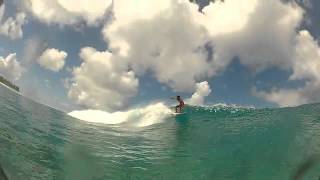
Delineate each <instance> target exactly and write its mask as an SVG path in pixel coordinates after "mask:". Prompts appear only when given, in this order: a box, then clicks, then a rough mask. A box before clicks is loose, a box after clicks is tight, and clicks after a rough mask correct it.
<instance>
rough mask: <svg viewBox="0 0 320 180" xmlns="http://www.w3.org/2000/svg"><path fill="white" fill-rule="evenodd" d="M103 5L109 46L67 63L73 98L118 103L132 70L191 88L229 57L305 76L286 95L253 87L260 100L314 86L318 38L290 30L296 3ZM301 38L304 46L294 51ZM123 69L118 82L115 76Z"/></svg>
mask: <svg viewBox="0 0 320 180" xmlns="http://www.w3.org/2000/svg"><path fill="white" fill-rule="evenodd" d="M111 10H112V13H113V19H112V21H111V22H108V23H107V24H106V25H105V26H104V28H103V30H102V33H103V36H104V39H105V41H106V42H107V43H108V47H109V49H108V50H107V51H105V52H98V51H97V50H95V49H92V48H90V51H89V50H88V49H87V48H85V49H87V50H82V53H81V54H82V56H81V57H82V59H91V60H84V62H83V63H82V64H81V66H79V67H77V68H75V69H74V70H73V77H72V85H71V87H70V89H69V96H70V97H71V98H72V99H74V100H75V101H76V102H77V103H78V104H82V105H86V106H88V107H94V108H106V107H107V108H109V109H117V108H121V107H123V106H124V105H125V102H127V101H128V98H130V97H132V96H134V95H135V93H136V91H137V87H138V77H140V76H143V75H145V74H146V73H150V74H152V76H154V77H155V78H156V79H157V80H158V81H159V82H160V83H162V84H165V85H167V86H169V87H171V88H172V89H173V90H174V91H177V92H195V91H197V88H198V87H197V86H198V85H199V83H198V82H202V81H203V80H205V79H207V78H211V77H213V76H215V75H217V74H219V73H221V72H223V71H224V70H225V68H226V67H227V66H228V65H229V64H230V63H231V62H232V60H233V59H234V58H235V57H238V58H239V59H240V62H241V63H242V64H243V65H245V66H247V67H249V68H250V69H251V70H252V72H254V73H259V72H261V71H264V70H266V69H268V68H273V67H277V68H280V69H284V70H292V71H293V75H292V76H291V78H290V80H295V79H296V80H297V79H298V80H300V79H303V80H307V83H306V87H300V88H299V89H297V90H296V91H295V90H294V89H293V90H291V89H290V93H291V95H292V97H293V98H292V99H294V100H292V101H286V102H284V99H281V98H279V96H278V95H277V94H276V93H277V92H282V91H284V90H282V89H281V91H280V90H279V89H277V88H274V89H272V90H271V91H272V93H273V95H272V96H269V93H268V92H255V95H258V96H259V97H263V98H265V99H266V100H269V101H272V102H276V103H277V104H279V105H281V104H286V105H288V104H299V103H303V102H309V101H310V100H311V99H312V96H311V95H310V93H302V92H306V91H308V92H309V91H311V90H315V89H317V88H316V87H317V86H316V82H317V80H315V79H317V76H316V75H315V73H314V72H316V71H317V69H318V68H317V66H314V65H315V64H317V62H316V60H311V59H312V58H314V57H316V58H317V52H316V49H317V48H318V45H317V44H316V43H314V40H313V39H312V36H311V35H310V34H309V33H307V31H302V32H301V33H297V29H298V28H299V27H300V24H301V22H302V20H303V15H304V10H303V9H302V8H301V7H300V6H299V5H298V4H296V3H295V2H292V1H290V2H283V1H280V0H268V1H264V0H241V2H240V1H239V0H228V1H224V2H222V1H215V2H214V3H210V4H209V5H208V6H206V7H205V8H204V9H203V12H199V11H198V6H197V5H196V4H193V3H190V2H189V1H188V0H179V1H176V0H162V1H157V0H139V1H126V0H117V1H114V2H113V6H112V9H111ZM306 34H309V38H307V35H306ZM306 39H307V40H306ZM308 39H309V40H308ZM303 41H305V42H303ZM307 45H308V46H310V47H311V48H312V50H310V49H309V50H310V51H312V52H305V51H307V50H304V51H302V50H303V49H304V48H301V47H305V46H307ZM208 46H210V47H211V48H212V52H213V54H212V57H211V56H210V53H209V52H208V51H207V48H208ZM84 52H90V53H84ZM83 54H91V55H88V56H84V55H83ZM312 54H313V55H312ZM311 55H312V58H309V59H310V60H306V58H308V57H309V56H310V57H311ZM92 57H95V58H92ZM97 57H99V58H97ZM101 57H103V58H101ZM299 57H300V58H299ZM93 59H94V60H93ZM98 59H99V60H98ZM101 59H105V61H102V60H101ZM309 61H310V62H309ZM106 62H108V65H106V64H105V63H106ZM305 62H306V64H305V65H302V66H301V64H303V63H305ZM93 67H95V68H93ZM100 67H105V68H104V69H108V71H107V70H105V71H103V70H100ZM93 69H94V70H93ZM89 70H90V71H89ZM309 71H310V72H309ZM117 76H118V77H117ZM101 77H103V78H104V79H103V80H101ZM123 77H126V78H125V79H127V81H126V82H123V81H120V80H119V79H122V78H123ZM309 83H311V84H312V85H308V84H309ZM200 84H201V83H200ZM127 86H128V87H127ZM119 87H121V88H119ZM311 87H312V88H311ZM93 89H94V90H93ZM204 89H206V90H207V91H204V92H206V93H203V94H197V93H195V94H194V98H193V99H194V102H195V103H199V104H201V103H203V97H205V96H207V95H206V94H207V93H210V92H209V91H210V87H209V86H208V88H204ZM305 89H308V90H305ZM198 90H199V89H198ZM199 91H200V90H199ZM271 91H270V92H271ZM297 92H299V93H297ZM110 96H111V97H112V99H110ZM277 99H279V100H277ZM300 99H301V100H300Z"/></svg>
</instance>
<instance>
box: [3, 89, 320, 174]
mask: <svg viewBox="0 0 320 180" xmlns="http://www.w3.org/2000/svg"><path fill="white" fill-rule="evenodd" d="M156 107H157V109H156V110H154V109H155V108H156ZM168 110H169V109H168V108H167V107H165V106H164V105H163V104H161V103H158V104H154V105H150V106H146V107H142V108H136V109H133V110H130V111H127V112H118V113H116V114H110V113H106V112H98V111H90V112H89V111H88V112H73V113H72V114H71V115H73V116H76V117H77V116H78V118H83V120H78V119H75V118H72V117H71V116H69V115H67V114H65V113H62V112H59V111H56V110H54V109H52V108H49V107H46V106H43V105H40V104H37V103H34V102H32V101H30V100H28V99H26V98H23V97H22V96H20V95H18V94H15V93H14V92H11V91H10V90H8V89H6V88H3V87H0V164H1V167H2V169H3V173H1V174H3V176H6V177H7V178H8V179H10V180H11V179H14V180H20V179H21V180H25V179H40V180H41V179H43V180H47V179H59V180H60V179H66V180H82V179H83V180H90V179H112V180H127V179H139V180H144V179H145V180H149V179H155V180H158V179H159V180H160V179H169V180H170V179H184V180H189V179H190V180H193V179H205V180H206V179H208V180H211V179H214V180H232V179H239V180H257V179H258V180H269V179H275V180H277V179H279V180H283V179H292V178H293V177H301V176H299V175H295V174H296V172H297V171H298V168H299V166H300V164H301V163H303V162H305V160H308V159H309V158H310V157H315V156H314V155H316V156H317V154H319V153H320V115H319V112H320V105H319V104H312V105H305V106H300V107H296V108H282V109H250V108H240V107H228V106H212V107H187V109H186V114H184V115H179V116H174V115H172V114H171V112H169V111H168ZM84 116H87V117H84ZM91 116H92V119H91ZM90 119H91V121H90ZM86 121H88V122H86ZM309 164H310V163H309ZM314 164H317V163H314V161H313V165H314ZM304 167H305V166H303V168H304ZM308 167H310V166H308ZM319 169H320V168H319V166H318V165H314V167H311V168H309V169H308V170H307V171H298V172H303V173H304V174H303V175H302V176H303V177H304V178H305V179H318V176H319V174H320V171H319ZM304 170H305V168H304ZM1 174H0V175H1ZM0 179H1V177H0Z"/></svg>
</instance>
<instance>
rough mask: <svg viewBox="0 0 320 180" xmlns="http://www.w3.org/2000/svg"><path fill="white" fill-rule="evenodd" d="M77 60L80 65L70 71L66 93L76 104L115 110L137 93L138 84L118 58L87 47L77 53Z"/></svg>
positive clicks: (133, 74) (132, 73) (132, 74)
mask: <svg viewBox="0 0 320 180" xmlns="http://www.w3.org/2000/svg"><path fill="white" fill-rule="evenodd" d="M80 58H81V59H82V60H83V62H82V63H81V65H80V66H79V67H76V68H74V69H73V71H72V74H73V77H72V79H71V80H70V81H71V82H70V87H69V93H68V96H69V97H70V98H71V99H73V100H74V101H75V102H76V103H77V104H80V105H83V106H85V107H90V108H96V109H104V110H108V111H111V110H117V109H120V108H122V107H124V106H125V105H126V103H127V100H128V98H130V97H132V96H134V95H135V94H136V93H137V88H138V84H139V81H138V79H137V78H136V77H135V73H134V72H133V71H130V70H128V66H127V65H126V63H123V62H122V61H121V59H117V58H115V57H113V55H112V54H111V53H109V52H99V51H97V50H95V49H93V48H90V47H86V48H83V49H82V50H81V52H80Z"/></svg>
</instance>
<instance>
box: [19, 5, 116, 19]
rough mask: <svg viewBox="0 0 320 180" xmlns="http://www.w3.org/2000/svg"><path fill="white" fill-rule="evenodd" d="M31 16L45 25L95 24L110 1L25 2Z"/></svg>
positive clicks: (103, 13) (102, 15)
mask: <svg viewBox="0 0 320 180" xmlns="http://www.w3.org/2000/svg"><path fill="white" fill-rule="evenodd" d="M25 1H26V3H25V4H26V6H27V9H28V10H29V11H30V12H31V14H32V15H33V16H34V17H36V18H37V19H39V20H40V21H41V22H44V23H46V24H59V25H74V24H79V23H82V22H85V23H86V24H88V25H95V24H97V23H98V22H99V21H100V20H101V19H102V18H103V17H104V15H105V13H106V11H107V10H108V8H109V7H110V6H111V4H112V0H77V1H76V2H75V1H70V0H25Z"/></svg>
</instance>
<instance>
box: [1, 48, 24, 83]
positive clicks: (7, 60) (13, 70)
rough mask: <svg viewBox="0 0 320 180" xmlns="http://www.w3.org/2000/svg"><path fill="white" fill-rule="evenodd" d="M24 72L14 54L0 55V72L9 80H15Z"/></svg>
mask: <svg viewBox="0 0 320 180" xmlns="http://www.w3.org/2000/svg"><path fill="white" fill-rule="evenodd" d="M23 72H24V68H23V67H22V66H21V65H20V63H19V62H18V61H17V56H16V54H15V53H14V54H10V55H8V56H7V57H1V56H0V74H1V75H2V76H4V77H5V78H7V79H8V80H10V81H17V80H19V78H20V77H21V75H22V73H23Z"/></svg>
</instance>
